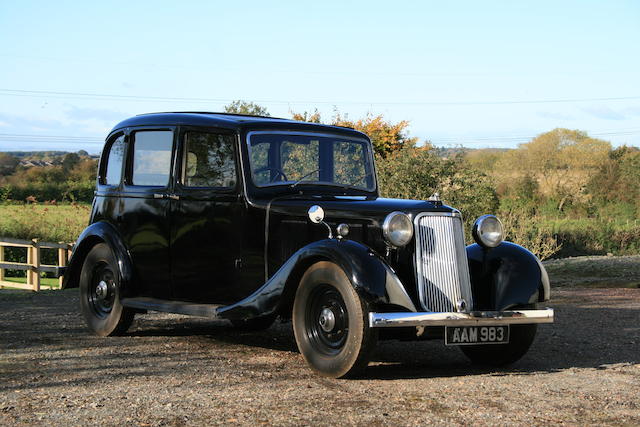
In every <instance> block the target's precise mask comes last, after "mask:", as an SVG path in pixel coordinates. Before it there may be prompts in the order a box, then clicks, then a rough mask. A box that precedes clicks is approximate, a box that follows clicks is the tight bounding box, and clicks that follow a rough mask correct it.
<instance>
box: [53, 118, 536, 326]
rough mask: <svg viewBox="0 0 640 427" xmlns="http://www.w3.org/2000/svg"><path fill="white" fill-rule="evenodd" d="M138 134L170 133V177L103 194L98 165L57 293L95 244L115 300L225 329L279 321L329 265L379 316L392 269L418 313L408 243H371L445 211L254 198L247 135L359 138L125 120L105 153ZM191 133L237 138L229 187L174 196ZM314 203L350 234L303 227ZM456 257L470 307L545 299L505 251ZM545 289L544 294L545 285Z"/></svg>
mask: <svg viewBox="0 0 640 427" xmlns="http://www.w3.org/2000/svg"><path fill="white" fill-rule="evenodd" d="M140 129H146V130H161V129H162V130H172V131H173V132H174V154H173V158H172V178H171V180H170V182H169V184H168V185H167V186H166V187H139V186H134V185H131V183H130V180H129V176H130V173H131V172H130V171H131V164H130V163H129V164H127V167H126V168H125V172H124V173H123V181H122V183H121V184H120V185H119V186H107V185H104V184H103V183H102V176H103V175H104V165H103V164H102V162H101V165H100V168H99V171H100V172H99V177H98V184H97V191H96V197H95V200H94V204H93V210H92V215H91V225H90V226H89V227H88V228H87V229H86V230H85V231H84V232H83V233H82V235H81V236H80V237H79V239H78V242H77V244H76V246H75V248H74V252H73V255H72V258H71V261H70V264H69V268H68V271H67V274H66V275H65V278H64V285H63V286H64V287H75V286H77V285H78V278H79V272H80V269H81V268H82V263H83V261H84V257H85V255H86V254H87V252H88V251H89V249H90V248H91V246H93V245H94V244H95V243H97V242H100V241H104V242H106V243H108V244H109V246H110V247H111V248H112V249H113V250H114V254H115V256H116V258H117V259H118V260H119V266H120V272H119V273H120V275H121V283H122V285H123V288H124V289H123V295H124V296H126V297H143V298H144V297H147V298H148V297H151V298H157V299H162V300H174V301H176V300H179V301H190V302H194V303H205V304H217V305H222V306H223V307H222V308H220V309H219V310H218V313H219V315H220V316H222V317H227V318H230V319H241V318H250V317H260V316H265V315H269V314H272V313H275V312H278V313H279V314H281V315H283V316H287V315H290V313H289V312H288V311H289V308H290V304H291V303H292V301H293V296H294V294H295V289H296V286H297V284H298V282H299V279H300V277H301V276H302V274H303V273H304V271H305V270H306V268H307V267H308V266H309V265H310V264H311V263H313V262H315V261H316V260H321V259H324V260H331V261H333V262H335V263H336V264H338V265H340V266H341V267H342V268H343V269H344V271H345V272H346V273H347V276H348V277H349V278H350V280H351V282H352V284H353V285H354V287H356V289H358V291H359V293H360V294H361V295H362V296H363V297H365V298H367V299H368V300H369V301H370V302H371V303H373V304H374V305H378V306H383V305H385V304H388V302H389V301H388V298H387V295H386V294H385V274H386V271H387V270H388V269H392V270H393V271H394V272H395V274H396V275H397V277H398V278H399V279H400V281H401V282H402V283H403V284H404V287H405V289H406V291H407V293H408V295H409V296H410V298H411V299H412V300H413V302H414V304H415V306H416V307H419V306H420V304H419V302H418V296H417V290H416V285H415V283H416V278H415V267H414V258H413V254H414V252H413V251H414V246H413V245H414V243H413V242H412V243H410V244H409V245H407V246H406V247H405V248H402V249H392V248H388V247H387V245H386V244H385V242H384V240H383V238H382V232H381V227H382V222H383V221H384V218H385V217H386V215H387V214H388V213H390V212H392V211H402V212H405V213H407V214H408V215H410V216H411V217H412V218H413V217H414V216H415V215H416V214H418V213H420V212H425V211H432V212H433V211H439V212H453V211H455V210H454V209H452V208H451V207H448V206H446V205H442V204H441V203H434V202H429V201H419V200H399V199H385V198H380V197H379V195H378V190H377V187H376V188H374V189H373V190H371V191H367V190H363V189H352V188H349V189H345V188H342V187H337V186H334V187H332V186H327V185H312V184H307V183H302V184H300V185H298V186H296V187H295V188H294V189H292V188H291V187H290V186H287V185H281V186H271V187H256V186H254V185H253V184H252V181H251V179H250V172H249V171H248V169H249V166H248V150H247V147H246V143H245V141H246V137H247V134H248V133H249V132H252V131H263V130H272V131H288V132H313V133H318V134H335V135H342V136H345V137H350V138H359V139H362V140H365V141H368V138H367V137H366V136H365V135H364V134H362V133H360V132H357V131H355V130H352V129H348V128H341V127H335V126H325V125H318V124H310V123H301V122H295V121H291V120H284V119H272V118H263V117H253V116H240V115H228V114H212V113H161V114H148V115H142V116H136V117H133V118H131V119H127V120H125V121H123V122H122V123H120V124H119V125H117V126H116V127H115V128H114V129H113V130H112V132H111V133H110V135H109V137H108V138H107V144H106V146H105V152H107V151H106V150H107V149H108V146H109V143H110V142H111V141H112V140H113V139H114V138H115V137H117V136H119V135H122V134H124V135H125V141H126V142H127V146H130V139H131V134H132V133H133V132H135V131H137V130H140ZM193 129H197V130H199V131H211V132H219V133H227V134H228V133H231V134H233V135H235V136H236V146H235V149H236V153H237V158H236V169H237V174H238V183H237V185H236V187H235V188H233V189H224V190H221V189H189V188H184V187H182V186H181V184H180V180H179V179H178V177H179V176H180V172H181V161H180V160H179V159H181V150H182V141H183V139H184V138H183V135H184V132H185V131H186V130H193ZM129 154H130V153H129ZM103 157H104V156H103ZM128 158H129V159H130V158H131V156H130V155H128ZM129 162H130V160H129ZM314 204H318V205H321V206H322V207H323V209H324V211H325V219H326V221H327V222H328V223H329V224H330V225H331V226H332V228H334V229H335V226H337V225H338V224H340V223H346V224H348V225H349V226H350V233H349V236H347V239H345V240H344V241H338V240H336V239H333V240H329V239H327V229H326V228H325V227H323V226H322V225H316V224H313V223H311V222H310V221H309V220H308V218H307V210H308V209H309V207H310V206H312V205H314ZM467 253H468V256H469V265H470V269H471V276H472V286H473V288H474V298H475V301H476V306H477V307H476V308H479V309H485V308H486V309H503V308H508V307H510V306H514V305H521V304H524V303H528V302H531V301H533V300H536V301H537V300H544V299H545V298H547V297H548V292H546V293H544V295H541V293H540V289H541V288H542V289H545V287H544V285H543V282H544V280H545V279H544V277H546V273H544V269H543V268H542V267H541V265H540V264H539V262H538V261H537V259H536V258H535V257H534V256H533V255H532V254H531V253H530V252H528V251H526V250H525V249H523V248H520V247H519V246H517V245H513V244H508V243H503V244H502V245H500V246H498V247H497V248H494V249H491V250H485V249H483V248H480V247H479V246H477V245H472V246H470V247H468V248H467ZM543 276H544V277H543ZM546 283H547V286H548V280H547V282H546ZM385 308H387V309H389V307H385ZM396 309H397V308H396Z"/></svg>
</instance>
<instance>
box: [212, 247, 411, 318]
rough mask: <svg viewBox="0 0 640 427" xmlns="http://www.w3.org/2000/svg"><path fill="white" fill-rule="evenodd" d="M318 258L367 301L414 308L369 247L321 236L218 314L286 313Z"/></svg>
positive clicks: (394, 275)
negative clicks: (336, 269)
mask: <svg viewBox="0 0 640 427" xmlns="http://www.w3.org/2000/svg"><path fill="white" fill-rule="evenodd" d="M322 260H325V261H331V262H333V263H335V264H337V265H338V266H339V267H340V268H342V270H343V271H344V272H345V274H346V275H347V277H348V278H349V281H350V282H351V284H352V286H353V287H354V288H355V289H356V290H357V291H358V293H359V294H360V295H361V296H362V297H363V298H365V299H367V301H369V302H370V303H373V304H376V303H383V304H393V305H397V306H400V307H403V308H404V309H406V310H409V311H416V309H415V306H414V304H413V303H412V302H411V299H410V297H409V295H408V294H407V292H406V291H405V289H404V287H403V286H402V284H401V282H400V280H399V279H398V277H397V276H396V274H395V272H394V271H393V270H392V269H391V268H390V267H389V266H388V265H387V263H386V262H385V261H384V260H383V259H382V258H381V257H380V256H378V255H377V254H376V253H375V252H373V251H372V250H371V249H370V248H368V247H367V246H364V245H362V244H360V243H358V242H354V241H352V240H337V239H325V240H320V241H317V242H313V243H311V244H309V245H307V246H305V247H303V248H301V249H300V250H298V251H297V252H296V253H294V254H293V255H292V256H291V258H289V259H288V260H287V262H285V263H284V264H283V265H282V267H280V268H279V269H278V271H277V272H276V273H275V274H274V275H273V276H272V277H270V278H269V280H268V281H267V282H266V283H265V284H264V285H263V286H262V287H260V289H258V290H257V291H256V292H254V293H253V294H252V295H250V296H248V297H247V298H245V299H243V300H242V301H240V302H238V303H236V304H232V305H229V306H226V307H222V308H220V309H219V310H218V315H219V316H220V317H222V318H225V319H248V318H253V317H262V316H268V315H271V314H274V313H280V314H283V315H287V314H288V313H287V311H288V308H289V307H290V305H291V304H292V303H293V298H294V297H295V292H296V289H297V287H298V283H299V282H300V279H301V278H302V275H303V274H304V272H305V271H306V270H307V268H309V267H310V266H311V265H312V264H314V263H315V262H318V261H322Z"/></svg>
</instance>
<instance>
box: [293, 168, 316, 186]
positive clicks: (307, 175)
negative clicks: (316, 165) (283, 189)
mask: <svg viewBox="0 0 640 427" xmlns="http://www.w3.org/2000/svg"><path fill="white" fill-rule="evenodd" d="M320 170H321V169H316V170H314V171H311V172H309V173H308V174H306V175H305V176H303V177H302V178H300V179H299V180H297V181H296V182H294V183H293V184H291V188H295V186H296V185H298V184H300V183H301V182H302V181H304V179H305V178H308V177H309V176H311V175H313V174H314V173H316V172H320Z"/></svg>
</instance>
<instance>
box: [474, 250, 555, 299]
mask: <svg viewBox="0 0 640 427" xmlns="http://www.w3.org/2000/svg"><path fill="white" fill-rule="evenodd" d="M467 258H468V260H469V273H470V275H471V288H472V292H473V300H474V309H476V310H497V311H502V310H507V309H509V308H512V307H516V306H526V305H531V304H535V303H537V302H543V301H547V300H548V299H549V295H550V292H551V288H550V284H549V276H548V275H547V271H546V270H545V268H544V266H543V265H542V263H541V262H540V260H538V258H537V257H536V256H535V255H534V254H532V253H531V252H529V251H528V250H527V249H525V248H523V247H522V246H519V245H516V244H515V243H511V242H503V243H501V244H500V245H499V246H497V247H495V248H491V249H487V248H483V247H482V246H480V245H478V244H473V245H470V246H467Z"/></svg>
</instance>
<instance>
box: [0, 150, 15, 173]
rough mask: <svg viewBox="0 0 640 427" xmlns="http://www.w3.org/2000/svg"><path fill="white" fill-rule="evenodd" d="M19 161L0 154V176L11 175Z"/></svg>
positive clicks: (8, 155)
mask: <svg viewBox="0 0 640 427" xmlns="http://www.w3.org/2000/svg"><path fill="white" fill-rule="evenodd" d="M19 163H20V161H19V160H18V159H17V158H15V157H13V156H12V155H11V154H8V153H0V175H11V174H12V173H14V172H15V170H16V166H18V164H19Z"/></svg>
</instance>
